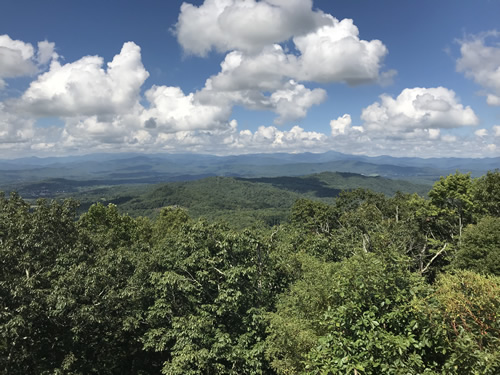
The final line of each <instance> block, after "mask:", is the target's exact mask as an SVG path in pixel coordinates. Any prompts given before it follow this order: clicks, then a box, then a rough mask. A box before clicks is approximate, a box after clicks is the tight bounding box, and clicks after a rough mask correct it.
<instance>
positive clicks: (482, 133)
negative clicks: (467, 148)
mask: <svg viewBox="0 0 500 375" xmlns="http://www.w3.org/2000/svg"><path fill="white" fill-rule="evenodd" d="M474 134H475V135H476V136H478V137H486V136H488V130H486V129H478V130H476V131H475V132H474Z"/></svg>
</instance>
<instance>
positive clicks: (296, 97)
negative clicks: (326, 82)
mask: <svg viewBox="0 0 500 375" xmlns="http://www.w3.org/2000/svg"><path fill="white" fill-rule="evenodd" d="M325 98H326V91H325V90H323V89H318V88H316V89H314V90H310V89H308V88H306V87H305V86H304V85H300V84H297V83H296V82H294V81H290V82H288V84H287V85H286V86H285V87H284V88H283V89H280V90H276V91H275V92H273V93H272V95H271V97H270V98H269V101H270V103H271V106H272V108H273V110H274V112H276V113H277V114H278V115H279V117H278V118H277V119H276V121H275V123H276V124H283V123H285V122H288V121H294V120H297V119H301V118H304V117H305V116H306V114H307V111H308V110H309V108H310V107H312V106H313V105H318V104H320V103H321V102H323V101H324V100H325Z"/></svg>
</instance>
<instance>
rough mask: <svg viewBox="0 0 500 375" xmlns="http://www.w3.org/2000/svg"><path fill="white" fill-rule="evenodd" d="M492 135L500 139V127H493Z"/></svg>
mask: <svg viewBox="0 0 500 375" xmlns="http://www.w3.org/2000/svg"><path fill="white" fill-rule="evenodd" d="M493 133H494V135H495V137H500V125H495V126H493Z"/></svg>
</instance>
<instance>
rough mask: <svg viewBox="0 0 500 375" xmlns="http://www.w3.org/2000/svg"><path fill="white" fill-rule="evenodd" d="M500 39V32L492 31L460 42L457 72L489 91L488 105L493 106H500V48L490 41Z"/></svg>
mask: <svg viewBox="0 0 500 375" xmlns="http://www.w3.org/2000/svg"><path fill="white" fill-rule="evenodd" d="M499 37H500V32H498V31H491V32H488V33H483V34H480V35H473V36H471V37H469V38H467V39H465V40H461V41H459V42H460V53H461V57H460V58H459V59H458V60H457V70H458V71H459V72H462V73H464V74H465V76H466V77H467V78H470V79H473V80H474V82H476V83H477V84H479V85H480V86H482V87H483V88H484V89H486V90H487V91H488V93H487V103H488V104H489V105H492V106H500V47H499V45H498V43H497V44H494V45H490V44H488V41H489V40H491V39H493V38H497V39H498V38H499Z"/></svg>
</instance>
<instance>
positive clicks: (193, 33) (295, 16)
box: [175, 0, 328, 56]
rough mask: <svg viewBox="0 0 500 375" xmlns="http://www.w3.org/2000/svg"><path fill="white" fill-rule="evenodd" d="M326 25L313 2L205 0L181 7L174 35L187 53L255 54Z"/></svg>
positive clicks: (325, 19) (202, 54)
mask: <svg viewBox="0 0 500 375" xmlns="http://www.w3.org/2000/svg"><path fill="white" fill-rule="evenodd" d="M327 22H328V19H327V17H326V16H325V15H324V14H323V13H322V12H321V11H313V10H312V0H262V1H255V0H205V2H204V3H203V4H202V5H200V6H199V7H197V6H195V5H192V4H189V3H183V4H182V6H181V12H180V14H179V19H178V22H177V24H176V26H175V33H176V35H177V40H178V41H179V44H180V45H181V46H182V47H183V48H184V50H185V51H186V52H188V53H192V54H196V55H200V56H205V55H206V54H207V53H208V52H209V51H210V50H212V49H216V50H217V51H220V52H225V51H230V50H243V51H247V52H255V51H258V50H260V49H262V48H263V47H265V46H267V45H270V44H273V43H280V42H284V41H286V40H288V39H290V38H291V37H292V36H294V35H301V34H304V33H306V32H309V31H312V30H314V29H316V28H317V27H319V26H321V25H323V24H325V23H327Z"/></svg>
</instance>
